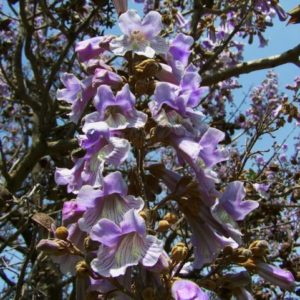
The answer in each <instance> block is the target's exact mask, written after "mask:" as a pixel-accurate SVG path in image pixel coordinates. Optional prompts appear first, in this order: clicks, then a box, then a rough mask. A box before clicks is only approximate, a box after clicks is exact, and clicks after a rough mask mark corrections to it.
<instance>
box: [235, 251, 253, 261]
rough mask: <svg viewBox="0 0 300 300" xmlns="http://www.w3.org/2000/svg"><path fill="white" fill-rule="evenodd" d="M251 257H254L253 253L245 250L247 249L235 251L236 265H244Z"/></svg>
mask: <svg viewBox="0 0 300 300" xmlns="http://www.w3.org/2000/svg"><path fill="white" fill-rule="evenodd" d="M251 256H252V252H251V251H250V250H249V249H245V248H238V249H234V252H233V260H234V261H235V262H236V263H243V262H245V261H247V260H248V259H249V258H251Z"/></svg>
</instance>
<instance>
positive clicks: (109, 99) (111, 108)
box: [85, 84, 147, 130]
mask: <svg viewBox="0 0 300 300" xmlns="http://www.w3.org/2000/svg"><path fill="white" fill-rule="evenodd" d="M94 104H95V107H96V109H97V111H96V112H94V113H91V114H89V115H87V116H86V118H85V121H86V123H85V127H88V126H89V127H94V125H93V124H92V123H94V122H99V121H103V122H105V123H106V124H107V126H109V128H110V130H122V129H125V128H140V127H143V126H144V125H145V124H146V121H147V115H146V114H144V113H143V112H140V111H138V110H136V109H135V97H134V95H133V94H132V93H131V92H130V90H129V85H128V84H126V85H124V86H123V88H122V89H121V91H119V92H118V93H117V95H116V96H114V94H113V92H112V90H111V88H110V87H109V86H108V85H101V86H100V87H99V88H98V90H97V94H96V96H95V98H94ZM87 124H89V125H87Z"/></svg>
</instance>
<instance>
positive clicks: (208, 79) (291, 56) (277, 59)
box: [202, 44, 300, 85]
mask: <svg viewBox="0 0 300 300" xmlns="http://www.w3.org/2000/svg"><path fill="white" fill-rule="evenodd" d="M299 55H300V44H299V45H297V46H296V47H295V48H293V49H290V50H288V51H286V52H283V53H282V54H279V55H274V56H271V57H266V58H261V59H257V60H252V61H249V62H244V63H241V64H238V65H236V66H235V67H233V68H231V69H227V70H225V71H222V72H220V73H217V74H214V75H208V76H205V75H204V76H203V79H202V85H213V84H216V83H218V82H220V81H223V80H226V79H229V78H231V77H234V76H239V75H242V74H248V73H251V72H254V71H258V70H264V69H269V68H274V67H277V66H280V65H284V64H288V63H294V64H296V65H298V64H299Z"/></svg>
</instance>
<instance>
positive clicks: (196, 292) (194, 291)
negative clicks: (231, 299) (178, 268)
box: [172, 279, 209, 300]
mask: <svg viewBox="0 0 300 300" xmlns="http://www.w3.org/2000/svg"><path fill="white" fill-rule="evenodd" d="M172 296H173V298H174V299H175V300H192V299H193V300H208V299H209V298H208V295H207V294H205V293H204V292H203V291H202V290H201V288H200V287H199V286H198V285H197V284H196V283H194V282H193V281H190V280H183V279H179V280H176V281H175V282H174V283H173V285H172Z"/></svg>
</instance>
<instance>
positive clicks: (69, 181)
mask: <svg viewBox="0 0 300 300" xmlns="http://www.w3.org/2000/svg"><path fill="white" fill-rule="evenodd" d="M83 168H84V159H83V158H79V159H77V160H76V161H75V164H74V166H73V168H71V169H67V168H56V170H55V175H54V177H55V182H56V184H58V185H67V191H68V193H72V192H73V193H74V192H76V191H77V192H78V190H79V189H80V188H81V187H82V185H83V184H84V181H83V180H82V178H81V173H82V171H83Z"/></svg>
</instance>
